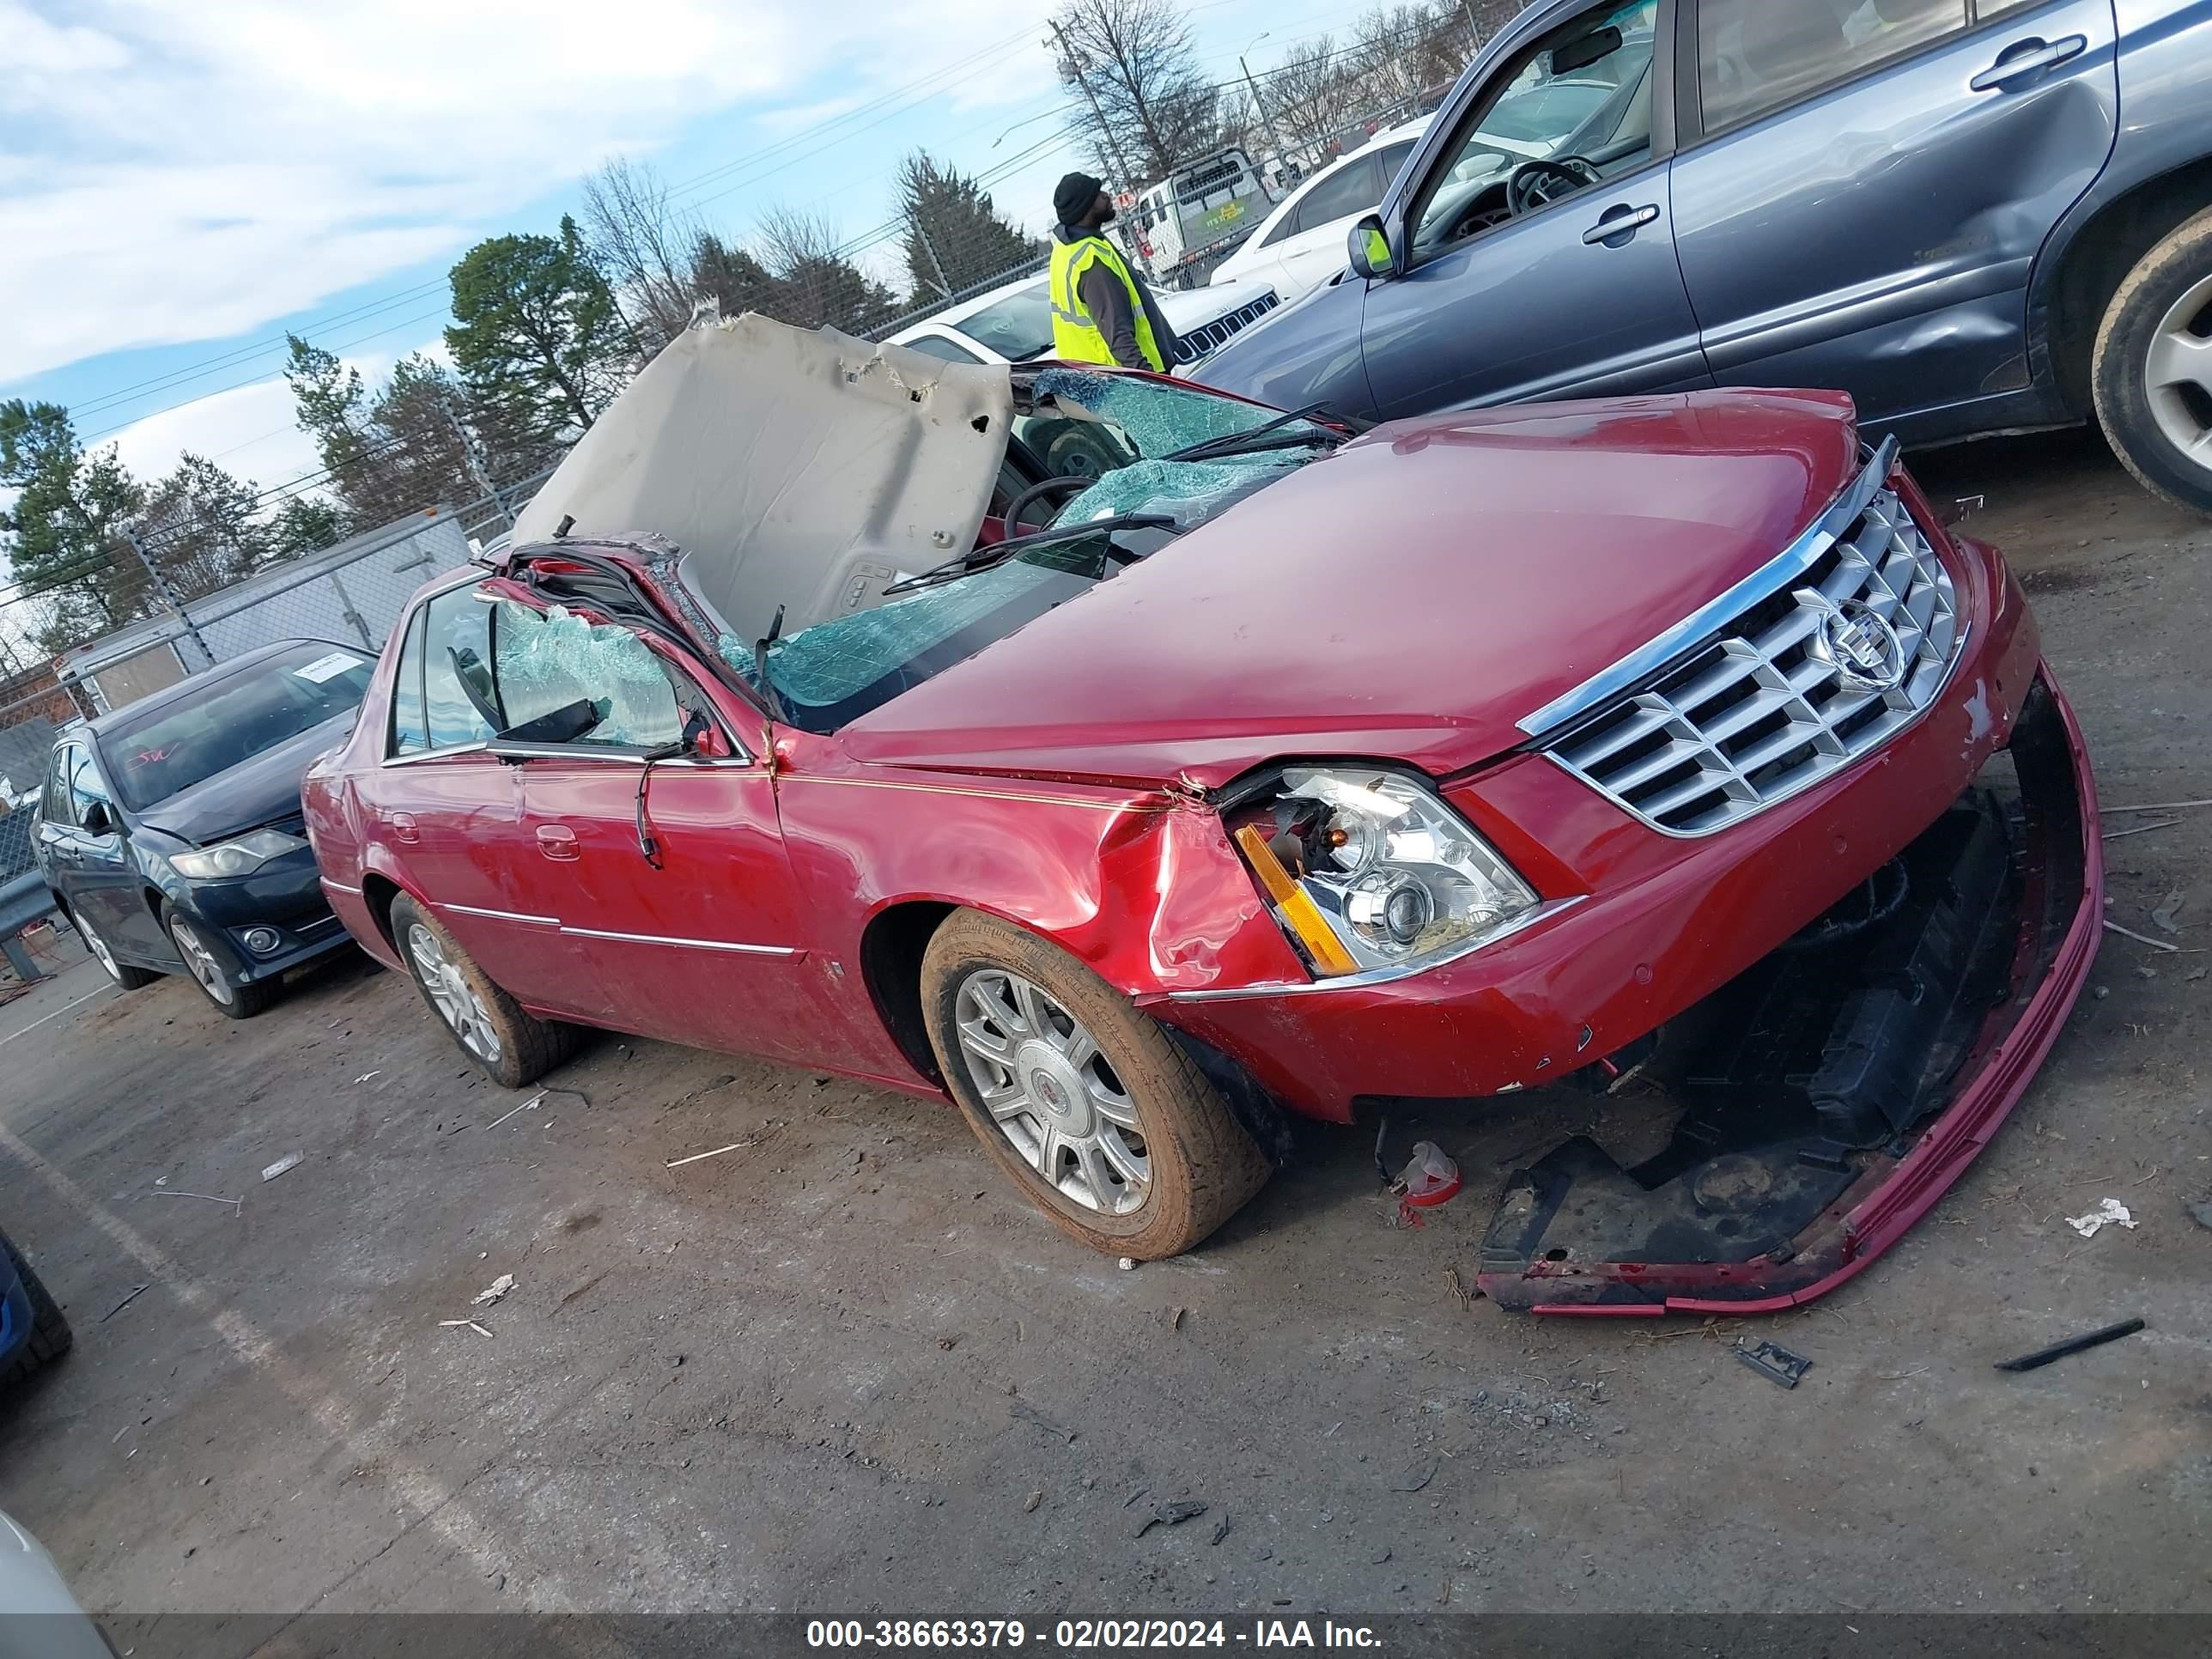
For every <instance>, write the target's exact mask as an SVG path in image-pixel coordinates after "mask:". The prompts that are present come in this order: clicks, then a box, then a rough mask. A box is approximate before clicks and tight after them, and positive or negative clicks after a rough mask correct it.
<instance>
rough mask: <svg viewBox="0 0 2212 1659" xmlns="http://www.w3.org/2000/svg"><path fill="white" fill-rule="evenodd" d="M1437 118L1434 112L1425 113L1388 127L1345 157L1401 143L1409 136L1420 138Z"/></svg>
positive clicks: (1348, 158) (1348, 157) (1350, 157)
mask: <svg viewBox="0 0 2212 1659" xmlns="http://www.w3.org/2000/svg"><path fill="white" fill-rule="evenodd" d="M1435 122H1436V117H1435V116H1434V115H1433V114H1430V115H1424V116H1421V117H1419V118H1417V119H1414V120H1411V121H1407V122H1405V123H1403V124H1402V125H1399V126H1395V127H1386V128H1384V129H1383V131H1381V132H1378V133H1376V135H1375V136H1374V137H1372V138H1370V139H1369V140H1368V141H1367V142H1366V143H1364V144H1362V145H1361V146H1360V147H1359V148H1358V149H1355V150H1353V151H1352V154H1351V155H1346V156H1345V157H1344V159H1345V160H1346V161H1350V160H1351V159H1352V156H1353V155H1366V154H1367V153H1368V151H1370V150H1375V149H1384V148H1385V147H1387V146H1389V145H1391V144H1395V143H1403V142H1404V141H1405V140H1406V139H1408V138H1418V137H1420V136H1421V135H1422V134H1423V133H1425V132H1426V131H1428V130H1429V128H1430V127H1431V125H1434V124H1435Z"/></svg>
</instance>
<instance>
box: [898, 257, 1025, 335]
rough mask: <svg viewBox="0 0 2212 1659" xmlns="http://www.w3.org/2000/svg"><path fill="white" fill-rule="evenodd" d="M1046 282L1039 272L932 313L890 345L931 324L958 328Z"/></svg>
mask: <svg viewBox="0 0 2212 1659" xmlns="http://www.w3.org/2000/svg"><path fill="white" fill-rule="evenodd" d="M1046 280H1047V279H1046V276H1045V274H1044V272H1042V271H1038V272H1037V273H1036V275H1034V276H1023V277H1020V278H1018V279H1017V280H1015V281H1013V282H1011V283H1000V285H999V286H998V287H997V288H994V289H987V291H985V292H984V293H981V294H978V295H975V297H974V298H973V299H969V300H963V301H960V303H959V304H958V305H952V306H947V307H945V309H944V310H942V311H933V312H931V313H929V315H928V316H927V317H925V318H923V319H921V322H918V323H915V324H914V325H912V327H910V328H902V329H901V330H900V331H898V332H897V333H896V334H894V335H892V336H891V337H890V342H889V343H890V344H892V345H897V344H899V343H902V341H903V340H904V339H905V337H907V336H908V335H909V334H911V333H913V332H915V331H917V330H920V329H922V328H925V327H927V325H929V324H931V323H939V324H942V325H945V326H946V327H948V328H957V327H958V326H959V325H961V324H962V323H963V322H964V321H966V320H967V319H969V318H970V317H973V316H974V315H975V313H977V312H979V311H981V310H984V309H986V308H987V307H990V306H993V305H995V304H996V303H997V302H998V301H1000V300H1003V299H1005V298H1006V296H1007V295H1009V294H1018V293H1020V292H1021V291H1022V290H1023V289H1025V288H1039V289H1041V288H1042V287H1043V286H1044V285H1045V283H1046Z"/></svg>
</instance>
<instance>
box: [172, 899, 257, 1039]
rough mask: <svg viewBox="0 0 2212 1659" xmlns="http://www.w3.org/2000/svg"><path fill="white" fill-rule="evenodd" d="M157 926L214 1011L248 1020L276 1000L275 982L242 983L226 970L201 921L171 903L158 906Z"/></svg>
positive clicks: (226, 967) (187, 974)
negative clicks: (175, 950)
mask: <svg viewBox="0 0 2212 1659" xmlns="http://www.w3.org/2000/svg"><path fill="white" fill-rule="evenodd" d="M161 926H162V927H163V928H165V929H166V930H167V933H168V935H169V943H171V944H172V945H175V946H176V947H177V954H178V956H179V957H182V958H183V959H184V963H185V978H186V979H188V980H190V981H191V982H192V983H193V984H195V985H197V987H199V989H200V994H201V995H202V996H204V997H205V998H206V999H207V1000H209V1001H210V1003H212V1004H214V1005H215V1010H216V1012H217V1013H219V1014H222V1015H224V1016H225V1017H227V1018H231V1019H252V1018H253V1017H254V1016H255V1015H256V1014H258V1013H259V1012H262V1010H264V1009H265V1008H266V1007H268V1006H269V1005H270V1003H272V1002H274V1001H276V989H277V987H276V983H275V981H270V980H258V981H254V982H253V983H252V984H246V983H242V982H241V981H240V980H239V979H238V978H237V977H236V975H234V974H233V973H232V972H231V970H230V964H229V963H226V962H225V961H224V960H223V959H222V953H221V952H219V951H216V948H215V946H214V945H210V944H209V943H208V940H207V936H206V933H204V924H202V923H200V922H197V921H193V920H192V919H191V917H190V916H188V915H185V914H184V913H183V912H182V911H180V910H179V909H178V908H176V906H174V905H173V904H165V905H163V906H162V907H161Z"/></svg>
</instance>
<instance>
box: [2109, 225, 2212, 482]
mask: <svg viewBox="0 0 2212 1659" xmlns="http://www.w3.org/2000/svg"><path fill="white" fill-rule="evenodd" d="M2091 376H2092V382H2093V386H2094V389H2095V393H2096V400H2097V419H2098V421H2099V422H2100V424H2101V425H2102V426H2103V427H2104V428H2105V435H2106V438H2107V439H2109V440H2110V441H2111V442H2112V448H2113V451H2114V452H2115V453H2117V454H2118V456H2119V458H2120V459H2121V461H2122V462H2124V464H2125V465H2126V466H2127V469H2128V471H2130V472H2132V473H2134V474H2135V475H2136V478H2137V479H2138V480H2139V481H2140V482H2141V483H2142V484H2144V485H2145V486H2146V487H2147V488H2148V489H2150V490H2151V491H2152V492H2153V493H2154V494H2156V495H2162V496H2164V497H2165V498H2166V500H2167V501H2172V502H2173V503H2174V504H2175V505H2176V506H2178V507H2190V508H2192V509H2194V510H2195V511H2197V512H2199V513H2212V211H2207V212H2204V213H2200V214H2198V215H2197V216H2196V217H2195V218H2193V219H2191V220H2190V221H2189V222H2186V223H2185V224H2184V225H2182V226H2181V228H2179V229H2178V230H2176V231H2175V232H2174V233H2173V234H2172V235H2170V236H2168V237H2167V238H2166V240H2164V241H2162V242H2160V243H2159V244H2158V246H2155V247H2154V248H2152V249H2151V251H2150V252H2148V253H2146V254H2145V255H2143V257H2142V259H2141V260H2140V261H2139V262H2138V263H2137V264H2136V268H2135V269H2134V270H2131V271H2130V272H2129V273H2128V276H2127V280H2126V281H2125V282H2124V283H2121V284H2120V286H2119V289H2118V291H2117V292H2116V293H2114V294H2113V295H2112V303H2111V304H2110V305H2109V306H2107V307H2106V311H2105V320H2104V324H2103V326H2102V327H2100V329H2099V330H2098V331H2097V345H2096V352H2095V356H2093V359H2092V360H2091Z"/></svg>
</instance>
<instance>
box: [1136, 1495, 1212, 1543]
mask: <svg viewBox="0 0 2212 1659" xmlns="http://www.w3.org/2000/svg"><path fill="white" fill-rule="evenodd" d="M1205 1513H1206V1505H1205V1504H1201V1503H1199V1502H1198V1501H1196V1500H1195V1499H1194V1498H1175V1499H1172V1500H1171V1501H1170V1502H1168V1503H1165V1504H1153V1505H1152V1513H1151V1514H1149V1515H1147V1516H1146V1517H1145V1518H1144V1519H1143V1520H1142V1521H1140V1522H1138V1523H1137V1530H1136V1532H1135V1534H1133V1535H1134V1536H1136V1537H1139V1538H1142V1537H1143V1536H1144V1535H1145V1534H1146V1533H1148V1532H1150V1531H1151V1530H1152V1528H1154V1527H1179V1526H1181V1525H1182V1523H1183V1522H1186V1521H1195V1520H1197V1519H1198V1517H1199V1516H1201V1515H1204V1514H1205Z"/></svg>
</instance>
